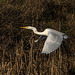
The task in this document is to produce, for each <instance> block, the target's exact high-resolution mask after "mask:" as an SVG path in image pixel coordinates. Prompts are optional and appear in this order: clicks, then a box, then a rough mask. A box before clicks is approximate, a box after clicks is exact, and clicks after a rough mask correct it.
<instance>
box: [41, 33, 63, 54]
mask: <svg viewBox="0 0 75 75" xmlns="http://www.w3.org/2000/svg"><path fill="white" fill-rule="evenodd" d="M62 41H63V36H62V35H61V34H55V33H50V34H49V35H48V37H47V39H46V41H45V44H44V47H43V50H42V53H46V54H48V53H50V52H52V51H54V50H56V49H57V48H58V47H59V46H60V45H61V43H62Z"/></svg>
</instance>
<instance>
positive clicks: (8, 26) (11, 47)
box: [0, 0, 75, 75]
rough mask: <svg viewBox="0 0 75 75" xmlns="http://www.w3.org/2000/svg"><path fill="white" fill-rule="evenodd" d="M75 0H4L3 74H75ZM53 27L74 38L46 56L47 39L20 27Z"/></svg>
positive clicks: (0, 5) (0, 7) (0, 14)
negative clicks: (38, 40)
mask: <svg viewBox="0 0 75 75" xmlns="http://www.w3.org/2000/svg"><path fill="white" fill-rule="evenodd" d="M74 8H75V5H74V0H64V1H63V0H61V1H60V0H57V1H51V0H46V1H44V0H39V1H38V0H33V1H31V0H28V1H27V0H3V1H2V0H1V1H0V75H74V73H75V57H74V56H75V21H74V19H75V10H74ZM27 25H31V26H35V27H36V28H37V29H38V31H43V30H44V29H45V28H47V27H50V28H53V29H56V30H59V31H62V32H64V33H66V34H67V35H68V37H69V38H70V39H71V40H69V39H67V40H64V41H63V43H62V45H61V47H60V48H59V49H57V50H56V51H54V52H52V53H50V54H48V55H46V54H41V51H42V47H43V44H44V41H40V42H38V43H34V39H37V38H38V36H37V35H36V36H35V35H34V34H33V32H32V31H29V30H25V29H20V28H19V27H20V26H27Z"/></svg>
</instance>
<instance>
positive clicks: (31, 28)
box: [20, 26, 37, 31]
mask: <svg viewBox="0 0 75 75" xmlns="http://www.w3.org/2000/svg"><path fill="white" fill-rule="evenodd" d="M20 28H25V29H30V30H33V31H37V29H36V28H35V27H32V26H26V27H20Z"/></svg>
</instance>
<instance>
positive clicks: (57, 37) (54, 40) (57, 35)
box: [20, 26, 68, 54]
mask: <svg viewBox="0 0 75 75" xmlns="http://www.w3.org/2000/svg"><path fill="white" fill-rule="evenodd" d="M20 28H26V29H31V30H33V32H34V33H35V34H38V35H42V37H40V38H39V39H38V40H35V42H38V41H39V40H40V39H44V36H47V39H46V41H45V43H44V47H43V50H42V53H46V54H48V53H51V52H52V51H54V50H56V49H57V48H58V47H59V46H60V45H61V43H62V41H63V39H67V38H68V36H67V35H66V34H64V33H62V32H59V31H56V30H54V29H49V28H47V29H45V30H44V31H43V32H38V31H37V29H36V28H35V27H32V26H27V27H20Z"/></svg>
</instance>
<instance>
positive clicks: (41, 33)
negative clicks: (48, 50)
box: [32, 28, 45, 35]
mask: <svg viewBox="0 0 75 75" xmlns="http://www.w3.org/2000/svg"><path fill="white" fill-rule="evenodd" d="M32 30H33V32H34V33H35V34H38V35H45V34H44V32H38V31H37V29H36V28H34V29H32Z"/></svg>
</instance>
